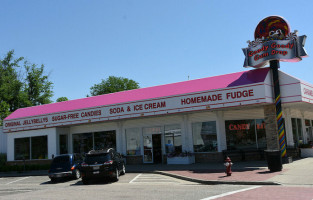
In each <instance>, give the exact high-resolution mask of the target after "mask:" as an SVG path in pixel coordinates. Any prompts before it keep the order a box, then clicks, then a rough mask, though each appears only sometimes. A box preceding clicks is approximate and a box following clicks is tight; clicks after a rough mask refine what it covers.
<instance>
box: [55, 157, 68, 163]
mask: <svg viewBox="0 0 313 200" xmlns="http://www.w3.org/2000/svg"><path fill="white" fill-rule="evenodd" d="M69 160H70V156H58V157H55V158H54V159H53V163H67V162H69Z"/></svg>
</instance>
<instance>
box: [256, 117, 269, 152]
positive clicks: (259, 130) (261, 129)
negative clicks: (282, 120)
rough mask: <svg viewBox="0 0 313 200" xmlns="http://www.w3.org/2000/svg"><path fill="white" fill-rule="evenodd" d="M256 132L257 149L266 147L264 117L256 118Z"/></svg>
mask: <svg viewBox="0 0 313 200" xmlns="http://www.w3.org/2000/svg"><path fill="white" fill-rule="evenodd" d="M256 134H257V144H258V149H266V147H267V145H266V144H267V143H266V132H265V121H264V119H257V120H256Z"/></svg>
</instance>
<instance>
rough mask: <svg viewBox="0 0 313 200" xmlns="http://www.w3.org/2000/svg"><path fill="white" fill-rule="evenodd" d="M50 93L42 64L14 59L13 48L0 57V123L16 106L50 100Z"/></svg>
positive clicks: (25, 105)
mask: <svg viewBox="0 0 313 200" xmlns="http://www.w3.org/2000/svg"><path fill="white" fill-rule="evenodd" d="M22 61H24V62H22ZM21 63H22V64H21ZM52 94H53V92H52V82H50V81H49V80H48V76H46V75H44V65H41V67H37V65H35V64H29V63H28V62H27V61H25V59H24V58H23V57H19V58H17V59H15V58H14V50H11V51H9V52H8V53H7V54H6V56H5V57H4V58H3V59H1V58H0V125H2V120H3V119H4V118H5V117H7V116H8V115H9V114H10V113H12V112H14V111H15V110H17V109H18V108H23V107H28V106H36V105H41V104H46V103H50V102H52V101H51V100H50V98H51V97H52Z"/></svg>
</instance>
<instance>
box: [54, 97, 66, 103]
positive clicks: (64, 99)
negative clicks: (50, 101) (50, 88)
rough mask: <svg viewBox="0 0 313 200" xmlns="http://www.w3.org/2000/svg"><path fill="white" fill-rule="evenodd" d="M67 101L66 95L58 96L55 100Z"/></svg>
mask: <svg viewBox="0 0 313 200" xmlns="http://www.w3.org/2000/svg"><path fill="white" fill-rule="evenodd" d="M62 101H68V98H67V97H59V98H58V99H57V101H56V102H62Z"/></svg>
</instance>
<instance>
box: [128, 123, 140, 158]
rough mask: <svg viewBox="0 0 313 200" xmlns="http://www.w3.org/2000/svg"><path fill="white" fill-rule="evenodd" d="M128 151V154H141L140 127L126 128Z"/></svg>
mask: <svg viewBox="0 0 313 200" xmlns="http://www.w3.org/2000/svg"><path fill="white" fill-rule="evenodd" d="M126 151H127V155H141V150H140V129H139V128H131V129H126Z"/></svg>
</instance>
